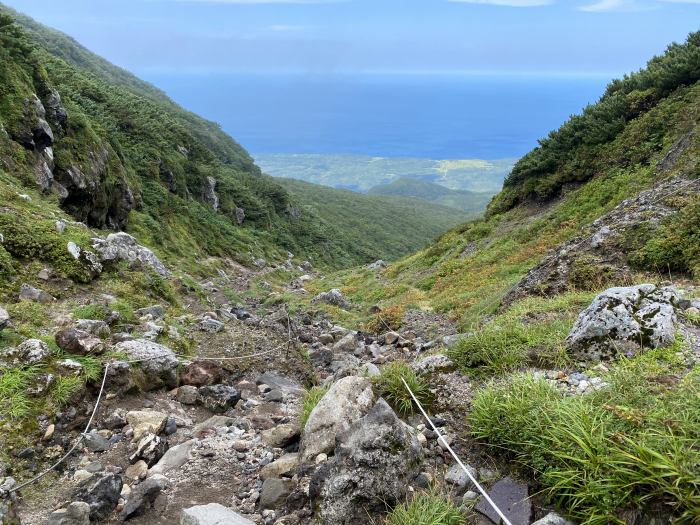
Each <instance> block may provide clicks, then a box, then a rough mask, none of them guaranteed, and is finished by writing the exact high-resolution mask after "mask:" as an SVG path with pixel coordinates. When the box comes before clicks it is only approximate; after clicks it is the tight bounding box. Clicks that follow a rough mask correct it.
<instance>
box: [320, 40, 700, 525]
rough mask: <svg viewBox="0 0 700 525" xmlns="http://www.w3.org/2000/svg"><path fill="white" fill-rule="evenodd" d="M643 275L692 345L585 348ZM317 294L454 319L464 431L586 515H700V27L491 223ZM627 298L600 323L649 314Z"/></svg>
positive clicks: (530, 175) (403, 315) (584, 129)
mask: <svg viewBox="0 0 700 525" xmlns="http://www.w3.org/2000/svg"><path fill="white" fill-rule="evenodd" d="M641 283H652V284H655V285H657V286H662V285H663V286H666V285H669V284H672V285H674V286H675V288H676V290H671V291H669V292H668V293H672V294H678V295H679V296H680V297H681V298H682V300H679V301H677V304H675V305H674V306H672V307H671V311H672V312H673V320H672V321H671V322H670V324H671V325H672V333H673V334H675V339H673V337H672V338H670V339H671V341H670V342H667V343H666V346H664V345H660V346H659V347H657V348H649V347H653V346H657V345H654V344H653V343H648V344H647V343H645V342H641V343H640V344H639V345H638V347H636V348H637V350H636V351H632V350H628V351H626V352H624V353H623V352H622V351H620V355H619V356H618V358H617V359H615V360H610V361H609V362H605V363H604V364H602V365H601V364H598V363H596V361H595V359H588V358H586V357H581V355H580V354H576V353H575V352H573V351H572V349H571V343H570V340H569V334H570V333H571V332H572V329H573V327H574V326H575V325H574V322H575V321H576V322H577V323H578V322H579V321H581V319H582V318H583V319H584V324H585V323H586V322H587V320H589V319H590V316H592V315H595V314H593V313H591V312H592V311H594V312H596V313H598V312H600V311H601V310H600V309H601V308H602V307H601V306H600V304H601V303H600V302H595V303H593V305H594V307H595V308H593V309H592V310H591V309H587V310H586V311H585V312H586V315H581V316H580V314H581V312H582V310H583V309H584V308H586V306H588V305H590V304H591V301H592V300H593V299H594V297H596V295H597V294H598V293H600V292H602V291H603V290H605V289H607V288H609V287H621V286H628V285H634V284H641ZM308 288H309V291H310V292H312V293H317V292H320V291H323V290H327V289H328V288H339V289H340V290H341V291H342V292H343V293H344V294H345V298H346V299H347V300H348V301H349V303H350V304H352V305H353V306H354V309H351V310H346V311H341V310H340V309H338V308H332V307H329V308H328V309H329V311H331V312H332V313H333V314H334V315H335V316H336V317H337V318H340V319H341V320H342V321H343V322H344V323H346V324H350V325H354V326H357V327H360V328H362V329H366V330H377V331H380V332H381V331H384V330H386V327H387V326H389V327H391V328H392V329H394V330H401V331H404V332H403V333H418V331H419V330H421V329H422V328H425V326H424V325H425V324H426V322H427V323H433V324H438V323H444V322H448V321H454V322H455V323H456V324H457V329H458V330H460V331H462V332H468V333H467V334H464V336H463V338H462V339H461V341H459V342H457V343H455V344H453V346H450V347H449V348H446V349H445V350H444V353H445V354H446V357H449V358H450V360H451V361H452V364H453V365H454V366H455V367H456V368H457V369H458V373H459V374H461V375H460V376H459V377H460V381H462V382H465V383H467V384H469V388H470V389H471V391H472V392H473V396H472V397H470V396H469V395H466V396H465V397H466V399H465V400H464V403H463V408H464V409H465V410H468V411H469V413H468V415H467V417H466V426H465V428H464V429H463V431H464V432H463V433H462V434H459V433H457V435H458V436H459V438H461V439H463V440H464V441H465V442H466V447H467V450H475V449H477V450H481V451H482V452H483V453H485V454H487V455H488V456H489V458H490V460H491V461H494V462H495V463H499V464H501V466H502V467H503V468H505V469H507V470H508V472H510V469H511V468H513V466H519V467H520V472H521V474H522V476H523V477H524V478H525V479H527V480H535V481H536V483H537V487H536V488H537V493H538V494H540V495H543V496H544V498H545V502H546V503H547V504H556V505H557V506H558V507H559V508H560V509H561V510H562V512H563V513H565V514H566V515H568V516H569V517H571V518H572V519H574V520H575V521H576V522H577V523H583V524H586V525H599V524H600V525H602V524H609V523H615V524H619V525H623V524H624V525H631V524H634V523H652V522H662V521H668V522H673V523H695V522H697V521H698V519H700V505H699V504H698V502H700V491H699V490H698V487H700V483H699V477H698V463H697V458H698V457H700V450H698V442H699V441H698V440H699V439H700V434H699V433H698V429H699V428H700V425H699V424H698V423H699V422H700V412H699V411H698V410H697V407H698V404H697V399H698V398H697V396H698V392H700V380H699V379H700V375H699V373H700V345H699V344H698V338H697V334H698V325H699V323H700V317H698V310H697V308H696V307H689V305H697V304H700V300H698V299H697V298H698V296H699V295H700V33H695V34H692V35H690V36H689V38H688V41H687V42H686V43H685V44H683V45H676V44H674V45H672V46H670V47H669V49H668V51H667V53H666V54H665V55H664V56H662V57H658V58H654V59H652V60H651V61H650V62H649V65H648V67H647V68H646V69H645V70H642V71H640V72H638V73H635V74H633V75H630V76H629V77H626V78H625V79H624V80H622V81H615V82H613V83H612V84H611V85H610V86H609V87H608V90H607V92H606V94H605V95H604V96H603V98H602V99H601V101H600V102H599V103H598V104H596V105H593V106H591V107H589V108H587V109H586V110H585V112H584V113H583V115H580V116H575V117H572V119H571V120H570V121H568V122H567V123H565V124H564V125H563V126H562V128H560V130H559V131H557V132H553V133H552V134H550V137H549V138H548V139H546V140H543V141H542V143H541V145H540V147H539V148H537V149H535V150H534V151H532V152H530V153H529V154H528V155H526V156H525V157H524V158H523V159H521V160H520V161H519V162H518V163H517V165H516V167H515V168H514V170H513V172H512V174H511V175H510V177H508V179H507V181H506V183H505V186H504V189H503V191H502V192H501V193H500V194H498V195H497V196H496V197H495V198H494V200H493V201H492V203H491V205H490V206H489V209H488V213H487V215H486V217H485V218H483V219H480V220H476V221H472V222H469V223H466V224H464V225H461V226H459V227H457V228H455V229H453V230H451V231H449V232H448V233H446V234H444V235H443V236H441V237H440V238H439V239H438V240H437V241H436V242H435V243H434V244H432V245H431V246H429V247H427V248H425V249H424V250H421V251H419V252H418V253H416V254H414V255H411V256H409V257H406V258H404V259H402V260H400V261H397V262H396V263H394V264H392V265H390V266H389V267H388V268H387V269H385V270H382V271H380V272H377V271H374V270H370V269H358V270H349V271H344V272H339V273H336V274H334V275H332V276H330V277H329V278H326V279H325V280H324V281H319V282H317V283H314V285H313V286H309V287H308ZM652 288H653V287H652ZM627 291H629V290H627ZM618 292H619V293H624V291H619V290H618ZM615 293H617V292H611V295H612V296H615ZM642 304H645V303H643V302H642ZM614 305H619V303H615V302H614V301H612V302H611V305H608V309H607V310H605V309H603V311H604V312H605V314H606V315H608V316H609V318H608V319H606V320H605V321H600V324H599V325H594V324H587V325H586V327H587V328H588V329H591V334H596V333H600V332H596V331H595V330H596V329H600V327H601V326H603V324H605V323H608V322H611V323H613V326H615V328H616V329H617V330H620V331H624V329H627V328H629V326H632V325H633V323H635V322H636V321H633V322H630V323H629V324H627V325H625V324H624V323H621V324H619V325H616V324H615V322H614V321H611V319H612V318H614V317H615V316H616V315H618V314H616V313H612V311H611V309H612V308H613V307H614ZM369 306H373V307H374V308H373V310H371V311H370V310H368V307H369ZM620 308H622V307H620ZM654 308H657V310H653V311H652V310H650V311H649V312H647V313H646V314H645V315H646V317H645V318H644V319H645V320H647V319H649V318H651V316H653V315H656V313H657V312H658V311H659V310H658V309H660V308H661V307H660V306H659V305H658V304H657V305H655V306H654ZM616 310H617V308H616ZM370 312H375V313H370ZM601 315H602V314H601ZM445 318H447V319H445ZM577 319H578V321H577ZM606 326H607V325H606ZM592 337H593V336H592ZM605 337H606V338H607V337H610V338H611V339H612V338H614V337H616V338H617V339H618V340H615V341H613V343H611V344H613V345H617V344H624V342H625V341H624V337H620V335H619V332H618V333H617V334H615V333H612V335H611V334H607V335H606V336H605ZM606 342H608V339H606ZM445 344H446V345H447V343H445ZM634 344H636V342H635V343H634ZM623 348H626V347H623ZM589 357H590V356H589ZM431 373H432V372H431ZM436 374H437V375H438V377H440V374H439V372H436ZM442 377H443V378H444V377H449V373H445V374H443V376H442ZM593 382H595V384H596V385H599V386H596V387H595V388H589V387H590V386H591V385H593ZM453 384H457V383H453ZM460 384H461V383H460ZM470 440H471V441H470ZM470 447H473V448H470ZM475 456H476V454H475Z"/></svg>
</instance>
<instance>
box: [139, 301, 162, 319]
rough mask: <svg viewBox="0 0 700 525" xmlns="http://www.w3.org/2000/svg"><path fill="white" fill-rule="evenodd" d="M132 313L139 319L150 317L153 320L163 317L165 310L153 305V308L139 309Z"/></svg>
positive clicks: (160, 306) (158, 305)
mask: <svg viewBox="0 0 700 525" xmlns="http://www.w3.org/2000/svg"><path fill="white" fill-rule="evenodd" d="M134 313H135V314H136V315H137V316H139V317H143V316H146V315H150V316H151V317H153V319H162V318H163V317H165V308H163V305H160V304H154V305H153V306H146V307H145V308H139V309H138V310H136V311H135V312H134Z"/></svg>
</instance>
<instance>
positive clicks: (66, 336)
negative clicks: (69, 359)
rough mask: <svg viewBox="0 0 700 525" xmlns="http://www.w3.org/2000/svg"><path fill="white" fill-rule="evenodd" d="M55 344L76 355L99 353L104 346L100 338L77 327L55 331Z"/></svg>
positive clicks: (104, 348)
mask: <svg viewBox="0 0 700 525" xmlns="http://www.w3.org/2000/svg"><path fill="white" fill-rule="evenodd" d="M55 339H56V344H57V345H58V347H59V348H60V349H61V350H63V351H64V352H68V353H69V354H76V355H99V354H102V353H104V351H105V350H106V347H105V345H104V343H103V342H102V340H101V339H100V338H98V337H95V336H93V335H91V334H89V333H88V332H85V331H83V330H78V329H77V328H65V329H63V330H61V331H60V332H58V333H56V336H55Z"/></svg>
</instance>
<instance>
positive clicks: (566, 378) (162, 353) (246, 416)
mask: <svg viewBox="0 0 700 525" xmlns="http://www.w3.org/2000/svg"><path fill="white" fill-rule="evenodd" d="M304 270H308V268H304ZM234 272H235V273H236V275H229V274H227V273H225V272H221V274H220V275H218V276H216V277H215V278H213V279H211V280H210V281H208V282H206V283H203V288H204V289H206V290H207V298H206V301H205V302H204V303H205V304H208V305H209V309H208V310H206V309H205V308H204V307H203V306H200V302H198V301H193V302H192V303H191V305H190V311H189V313H188V315H187V316H182V317H181V318H179V319H176V320H175V322H179V323H181V324H182V328H184V331H185V333H187V335H188V336H189V337H190V338H191V340H193V341H194V342H195V345H194V350H193V351H192V352H191V355H188V356H185V355H183V354H177V353H176V352H174V351H173V350H171V349H170V348H168V347H166V346H163V345H160V344H158V343H156V342H155V341H154V340H155V339H156V338H157V335H158V334H159V333H161V332H162V331H163V330H165V329H166V328H165V327H164V326H165V324H164V323H163V321H164V316H165V311H164V309H163V307H161V306H160V305H153V306H151V307H148V308H144V309H142V311H140V312H139V314H140V316H141V317H140V319H139V323H140V324H139V325H138V326H135V327H133V330H132V331H131V333H111V331H110V327H109V326H108V323H105V322H102V321H89V320H88V321H86V320H81V321H77V322H74V321H72V320H70V319H65V320H64V324H65V325H66V326H65V327H64V328H62V329H61V331H59V332H58V334H57V336H56V337H57V341H58V342H59V345H60V346H61V347H65V348H70V349H72V350H73V351H74V352H76V353H83V354H84V353H89V352H90V351H92V350H91V349H94V345H98V344H103V345H110V346H111V348H112V350H113V351H115V352H118V354H117V355H118V356H120V357H117V358H113V359H111V360H110V361H109V372H108V373H107V376H106V380H105V389H104V393H103V396H102V400H101V402H100V404H99V407H98V408H97V411H96V414H95V419H94V424H93V425H92V427H91V429H90V432H89V433H88V434H86V435H85V436H84V439H83V441H82V442H81V444H80V446H79V448H78V450H77V451H76V453H74V454H73V455H72V456H71V457H70V458H69V459H68V460H67V461H66V462H65V463H63V464H61V465H60V466H59V467H58V468H57V469H56V472H52V473H50V474H49V475H47V476H46V477H45V478H43V479H42V480H40V481H39V482H38V483H37V484H35V485H32V486H30V487H27V488H26V489H24V490H23V491H22V492H21V494H22V497H18V496H15V497H14V498H12V499H10V500H5V501H9V502H12V503H11V507H13V508H14V511H15V512H16V513H17V515H18V516H19V518H20V519H21V523H22V524H24V525H44V524H49V525H59V524H60V525H80V524H88V523H90V522H91V521H93V522H94V521H97V522H100V523H121V522H123V521H124V520H128V521H129V522H131V523H134V524H140V523H143V524H172V523H181V524H187V525H189V524H199V525H214V524H238V525H245V524H251V523H255V524H266V525H269V524H278V525H283V524H285V525H292V524H307V523H323V524H365V523H379V522H380V521H379V520H380V519H381V518H377V516H381V514H382V513H383V512H385V510H386V508H387V506H393V505H394V504H396V503H397V502H400V501H402V500H403V499H404V498H405V497H406V495H407V494H410V493H411V492H413V491H418V490H421V489H428V488H430V487H437V489H436V490H439V491H441V492H445V493H449V494H450V495H451V497H452V499H453V500H454V501H455V502H457V503H458V504H459V505H463V506H464V507H465V508H467V509H472V508H473V509H474V510H473V511H469V515H470V516H471V519H472V520H473V522H474V523H479V524H483V525H486V524H488V523H492V522H493V523H497V522H498V517H497V516H496V515H495V514H494V512H493V509H491V508H490V507H489V505H488V504H487V503H486V502H485V501H483V499H482V498H481V496H480V495H479V494H478V492H477V490H476V487H474V486H473V485H472V483H471V481H470V480H469V478H468V477H467V476H466V474H465V473H464V472H463V471H462V469H461V468H460V467H459V466H458V465H457V464H456V463H455V462H454V460H453V459H452V457H450V455H449V454H448V453H447V447H446V444H445V443H444V442H441V441H440V440H438V439H437V437H438V436H437V435H436V434H435V433H434V432H433V431H431V430H430V429H429V428H426V422H425V421H424V420H422V418H421V417H420V415H410V416H407V417H405V418H404V420H402V419H401V418H399V416H398V415H397V413H395V412H394V410H392V408H391V407H390V406H389V405H388V404H387V403H386V402H385V401H384V400H383V399H382V398H380V392H378V389H377V387H376V385H375V384H374V383H373V381H372V378H373V377H375V376H378V375H379V374H380V367H382V366H385V365H387V364H389V363H392V362H405V363H408V364H409V365H410V367H411V368H412V369H413V370H414V371H415V372H416V373H417V374H418V375H419V376H420V377H423V378H425V379H426V380H427V381H428V384H429V388H430V395H431V397H432V398H433V399H434V403H433V407H432V412H431V416H432V421H433V423H434V424H435V425H436V426H438V427H440V429H441V431H442V433H444V434H445V436H446V438H445V439H446V441H447V443H449V444H451V446H452V447H453V448H454V449H455V451H456V452H457V454H458V455H459V456H460V457H461V458H462V459H463V460H464V462H465V463H468V464H469V466H468V468H469V469H470V472H471V473H472V475H473V476H474V477H475V478H477V479H478V480H480V482H481V483H482V484H483V485H484V486H486V487H487V488H488V489H489V490H490V495H491V497H492V498H493V499H494V500H495V501H496V503H497V504H498V506H499V507H500V508H501V509H502V510H503V511H504V512H505V513H506V514H507V516H508V517H509V519H510V521H511V523H512V524H513V525H530V524H531V523H537V524H538V525H547V524H549V525H552V524H564V523H567V522H566V520H564V519H563V518H561V517H559V516H558V515H557V514H555V513H553V512H552V509H551V508H547V507H546V506H544V505H542V501H541V498H540V497H539V496H537V495H536V493H535V492H536V490H535V489H536V485H535V484H534V483H533V482H532V481H529V480H518V479H517V478H516V475H515V473H514V472H513V471H511V468H512V466H511V465H509V464H507V463H504V462H503V461H502V460H501V459H500V458H498V457H492V456H488V455H487V454H485V453H484V451H483V450H482V449H481V448H480V447H478V446H477V445H475V444H474V443H473V442H472V441H471V440H470V438H469V433H468V431H467V429H466V428H465V425H466V422H465V421H466V418H465V416H466V414H467V411H468V410H469V407H470V400H471V395H472V380H471V379H470V378H469V377H468V376H466V375H464V374H463V373H461V372H460V371H458V370H457V368H456V366H455V365H454V363H453V362H452V361H451V360H450V358H449V357H447V356H446V355H445V354H444V353H443V349H445V348H447V347H449V346H450V345H452V344H454V343H455V342H456V341H457V340H458V339H459V338H460V337H469V335H470V334H455V333H454V326H453V325H452V324H451V323H450V322H448V321H446V320H444V319H442V318H440V316H437V315H435V314H425V315H419V314H417V313H413V314H411V316H409V317H407V319H406V321H407V325H406V326H405V327H404V329H403V330H402V331H401V333H398V332H394V331H391V330H389V331H387V332H385V333H383V334H382V335H380V336H373V335H369V334H365V333H361V332H355V331H352V330H349V329H346V328H343V327H341V326H337V325H335V324H333V322H332V320H331V319H329V318H328V316H327V314H325V313H322V312H319V311H309V312H301V313H296V314H293V315H291V314H289V312H288V311H287V308H286V307H285V306H274V307H269V306H264V305H263V304H262V303H254V302H251V303H250V304H245V305H232V304H230V303H229V302H228V299H227V297H228V296H229V292H236V293H240V292H242V291H244V290H246V289H248V288H249V287H250V286H251V285H252V284H251V283H252V281H253V279H255V278H260V277H264V274H265V272H266V270H264V269H263V270H260V271H256V272H254V271H250V270H247V269H244V268H242V267H240V268H238V267H236V268H235V270H233V271H232V272H231V273H234ZM307 278H308V277H303V278H301V280H300V279H294V280H291V279H290V280H291V282H290V284H289V288H288V291H289V292H290V293H306V292H305V290H304V289H303V282H304V281H305V280H306V279H307ZM652 288H653V289H652ZM618 290H622V291H620V292H618V293H616V294H608V295H607V296H605V295H603V296H601V297H600V298H599V300H597V301H598V302H597V303H594V305H592V307H591V308H589V310H590V311H587V312H584V314H583V315H582V318H581V319H582V320H580V324H581V325H582V326H580V327H579V328H580V330H579V332H578V333H577V334H574V335H572V337H574V338H575V339H576V344H577V345H579V346H581V347H583V346H585V345H584V340H585V339H586V337H588V335H590V333H593V332H596V330H599V329H600V326H597V325H596V326H593V328H591V323H593V325H595V323H596V322H597V320H596V316H597V315H599V314H600V312H601V311H603V312H606V311H608V310H607V308H608V307H609V306H610V304H609V303H610V302H611V301H612V302H614V303H615V304H614V305H613V306H615V307H619V304H623V305H627V307H628V313H629V316H630V318H631V316H633V315H636V313H635V312H633V310H635V309H637V308H639V307H640V301H641V302H644V300H646V301H647V302H649V303H650V304H651V306H649V304H647V305H646V307H648V308H651V309H652V310H653V308H655V306H654V305H658V304H661V305H662V306H663V307H662V308H661V309H660V310H658V311H657V310H654V312H656V314H655V315H658V316H659V317H658V318H654V319H652V320H650V321H649V323H648V326H646V327H642V328H644V329H645V330H646V329H648V330H651V331H652V332H653V333H654V334H653V337H656V336H658V337H660V338H662V337H668V334H666V333H665V332H663V331H664V330H670V329H671V328H672V326H671V328H670V327H669V326H668V322H667V321H668V319H669V316H671V317H675V313H674V306H671V304H672V303H673V304H677V298H674V297H675V296H673V293H672V292H667V291H664V292H658V291H656V289H655V287H650V288H649V287H648V288H643V289H640V290H637V291H636V292H629V290H628V289H618ZM625 290H627V291H625ZM630 294H631V295H630ZM635 294H636V295H635ZM315 300H318V301H326V302H331V303H334V304H340V305H343V304H345V303H344V302H345V299H344V298H343V297H342V294H340V293H339V292H338V291H335V290H332V291H330V292H327V293H324V294H321V295H320V296H318V297H317V298H316V299H315ZM106 301H107V304H108V302H109V299H108V298H107V299H106ZM625 301H626V302H625ZM664 305H666V306H664ZM346 306H347V305H346ZM60 307H61V305H60V304H57V309H59V310H60ZM684 307H686V308H695V307H696V306H695V305H694V304H690V303H688V304H685V305H684ZM615 311H616V312H618V314H619V308H618V310H615ZM618 317H620V316H619V315H618ZM622 317H624V316H622ZM662 317H663V319H662ZM647 318H648V316H647ZM604 321H605V323H607V324H608V328H609V329H610V330H612V331H614V330H616V327H615V326H613V325H614V324H615V323H616V322H619V323H628V324H629V323H630V319H625V318H618V319H612V320H611V319H608V318H605V319H604ZM611 323H612V324H611ZM672 324H673V323H671V325H672ZM584 325H585V326H584ZM414 327H415V329H414ZM611 327H612V328H611ZM642 328H640V330H641V329H642ZM170 329H171V328H170ZM586 330H588V331H586ZM683 330H684V334H685V336H686V337H690V338H691V339H692V340H693V345H692V346H691V350H690V351H689V354H688V359H689V362H697V360H698V359H699V356H700V345H699V344H698V334H697V329H696V328H692V327H684V328H683ZM596 333H597V332H596ZM644 333H647V332H644ZM97 334H101V337H102V338H101V339H100V338H98V337H96V335H97ZM632 337H635V334H632ZM36 346H37V349H35V350H36V352H37V353H38V354H41V352H42V348H41V345H40V344H39V343H37V345H36ZM598 346H601V347H602V346H605V345H604V344H602V343H601V344H600V345H598ZM593 348H598V347H595V346H594V347H593ZM121 356H123V358H122V357H121ZM36 357H37V359H40V358H41V356H40V355H37V356H36ZM63 366H65V367H66V368H70V366H72V365H71V363H70V359H67V360H66V362H65V363H63ZM73 366H74V365H73ZM600 366H602V368H600V367H599V368H598V369H597V372H601V370H603V371H604V370H605V367H604V366H603V365H600ZM535 373H536V374H537V375H539V376H540V377H544V378H545V379H547V380H548V381H550V382H552V383H553V384H555V385H557V387H558V388H560V389H561V390H562V391H564V392H566V393H567V394H569V395H584V394H585V393H587V392H591V391H593V390H596V389H599V388H604V387H605V380H604V379H603V378H601V375H600V373H594V374H593V375H588V374H587V373H586V371H579V370H539V371H535ZM99 383H100V381H95V382H93V384H92V385H91V386H90V390H89V392H87V393H86V394H85V395H84V397H83V398H82V399H80V400H76V403H75V404H72V405H71V406H69V407H68V408H67V409H66V410H64V411H63V412H62V413H60V414H59V415H58V417H57V418H56V420H55V421H51V420H49V419H45V420H44V421H42V422H41V431H42V432H43V434H44V435H43V438H42V440H41V443H39V444H37V445H36V446H35V447H29V448H26V449H24V450H18V451H13V452H12V454H13V455H14V456H16V457H17V458H23V459H24V460H25V463H27V464H28V465H30V467H31V468H32V469H33V470H34V471H35V472H39V471H40V470H41V469H40V467H44V466H46V465H47V464H48V463H49V462H50V461H55V460H56V459H57V458H58V457H60V456H61V455H62V454H63V453H64V452H65V451H67V450H68V449H69V448H70V446H71V445H72V444H73V443H74V442H75V441H76V440H77V439H78V437H79V432H80V431H81V429H82V428H83V427H84V425H85V424H86V422H87V420H88V418H89V417H90V414H91V413H92V411H93V408H94V402H95V400H96V397H97V394H98V390H99V386H100V385H99ZM313 385H322V386H323V387H325V388H326V389H328V391H327V392H326V393H325V395H324V396H323V398H322V399H321V400H320V401H319V402H318V404H317V405H316V407H315V408H314V409H313V411H312V412H311V414H310V416H309V418H308V421H307V422H306V425H305V426H304V428H303V429H302V426H301V424H300V415H301V412H302V410H303V404H304V396H305V393H306V391H307V389H309V388H310V387H311V386H313ZM136 386H138V387H139V388H135V387H136ZM8 479H10V480H11V478H8ZM25 479H26V478H25ZM11 483H12V481H10V482H8V481H6V482H5V485H4V486H3V487H2V488H3V489H4V490H6V491H7V490H9V489H11ZM5 512H6V513H7V515H10V512H11V511H8V510H7V509H5ZM315 520H316V521H315ZM538 520H539V521H538ZM3 523H5V522H3ZM6 523H13V522H11V521H7V522H6Z"/></svg>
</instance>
